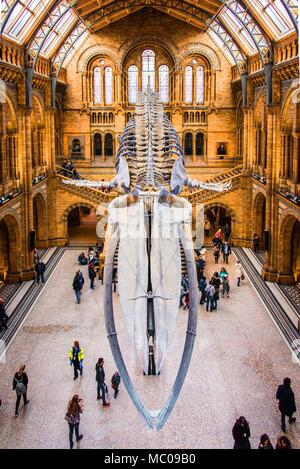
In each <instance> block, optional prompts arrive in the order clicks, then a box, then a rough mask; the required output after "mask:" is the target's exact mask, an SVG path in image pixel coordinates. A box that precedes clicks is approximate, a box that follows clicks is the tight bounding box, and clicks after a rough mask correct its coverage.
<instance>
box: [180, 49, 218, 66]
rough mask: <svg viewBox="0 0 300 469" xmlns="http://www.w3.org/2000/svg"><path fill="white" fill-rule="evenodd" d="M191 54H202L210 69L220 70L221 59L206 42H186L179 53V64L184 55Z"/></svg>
mask: <svg viewBox="0 0 300 469" xmlns="http://www.w3.org/2000/svg"><path fill="white" fill-rule="evenodd" d="M191 55H199V56H202V57H203V58H205V59H206V60H207V61H208V62H209V64H210V67H211V69H212V70H215V71H217V70H221V61H220V58H219V56H218V54H217V53H216V52H215V51H214V50H213V49H212V48H211V47H209V46H208V45H207V44H202V43H200V42H199V43H191V44H188V45H187V46H186V48H185V50H184V51H183V52H182V53H181V55H180V65H181V63H182V62H183V61H184V60H185V58H186V57H188V56H191Z"/></svg>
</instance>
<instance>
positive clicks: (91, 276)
mask: <svg viewBox="0 0 300 469" xmlns="http://www.w3.org/2000/svg"><path fill="white" fill-rule="evenodd" d="M95 278H96V271H95V267H94V265H93V264H92V263H90V264H89V279H90V288H92V289H94V288H95V285H94V282H95Z"/></svg>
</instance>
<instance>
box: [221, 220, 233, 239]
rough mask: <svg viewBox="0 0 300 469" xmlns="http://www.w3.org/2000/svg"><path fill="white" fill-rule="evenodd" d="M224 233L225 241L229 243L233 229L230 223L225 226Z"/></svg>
mask: <svg viewBox="0 0 300 469" xmlns="http://www.w3.org/2000/svg"><path fill="white" fill-rule="evenodd" d="M223 232H224V237H225V241H229V238H230V235H231V228H230V226H229V223H226V224H225V226H224V229H223Z"/></svg>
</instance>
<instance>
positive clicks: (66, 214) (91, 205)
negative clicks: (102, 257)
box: [61, 201, 98, 239]
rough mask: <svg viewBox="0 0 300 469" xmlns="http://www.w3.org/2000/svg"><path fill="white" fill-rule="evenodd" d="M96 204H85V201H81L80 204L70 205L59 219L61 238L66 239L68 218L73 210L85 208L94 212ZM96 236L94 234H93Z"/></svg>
mask: <svg viewBox="0 0 300 469" xmlns="http://www.w3.org/2000/svg"><path fill="white" fill-rule="evenodd" d="M97 206H98V204H96V203H95V204H91V203H89V202H86V201H82V202H76V203H74V204H72V205H69V207H68V208H67V209H66V210H65V211H64V213H63V215H62V218H61V222H62V224H63V237H64V238H66V239H68V216H69V214H70V213H71V211H72V210H74V209H75V208H80V207H86V208H89V209H91V210H96V208H97ZM95 236H96V234H95Z"/></svg>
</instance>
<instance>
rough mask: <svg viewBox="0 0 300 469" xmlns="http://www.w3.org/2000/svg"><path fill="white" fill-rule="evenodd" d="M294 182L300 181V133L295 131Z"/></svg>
mask: <svg viewBox="0 0 300 469" xmlns="http://www.w3.org/2000/svg"><path fill="white" fill-rule="evenodd" d="M292 138H293V183H295V184H297V183H298V182H299V180H298V176H299V159H300V144H299V140H300V133H299V132H293V133H292Z"/></svg>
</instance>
